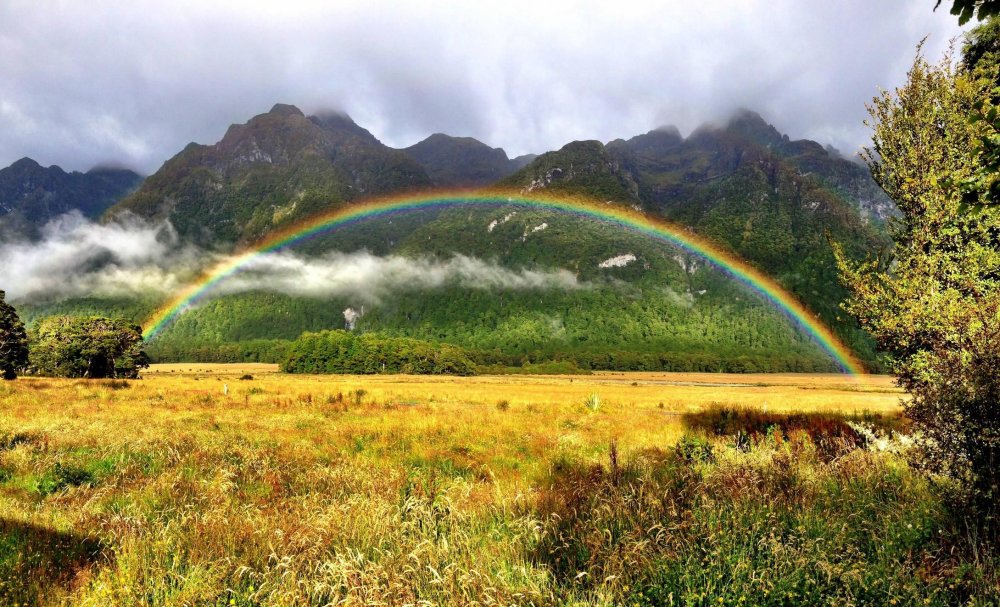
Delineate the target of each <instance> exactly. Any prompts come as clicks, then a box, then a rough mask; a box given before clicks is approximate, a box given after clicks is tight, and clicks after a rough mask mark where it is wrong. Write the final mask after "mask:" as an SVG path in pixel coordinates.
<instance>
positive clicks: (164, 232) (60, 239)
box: [0, 213, 586, 303]
mask: <svg viewBox="0 0 1000 607" xmlns="http://www.w3.org/2000/svg"><path fill="white" fill-rule="evenodd" d="M234 259H235V258H233V257H231V256H227V255H221V254H218V253H214V252H209V251H205V250H202V249H198V248H196V247H193V246H191V245H185V244H183V243H181V242H180V240H179V239H178V237H177V233H176V231H175V230H174V229H173V227H172V226H171V225H170V224H169V223H166V222H161V223H157V224H150V223H145V222H142V221H139V220H137V219H134V218H132V219H126V220H124V221H122V222H118V223H111V224H99V223H94V222H91V221H89V220H87V219H85V218H84V217H83V216H82V215H80V214H79V213H71V214H67V215H63V216H61V217H59V218H57V219H55V220H53V221H52V222H50V223H49V224H47V225H46V226H45V227H44V228H43V229H42V232H41V239H40V240H39V241H37V242H27V241H23V242H10V243H3V244H0V262H2V263H0V289H3V290H5V291H6V292H7V297H8V298H9V299H10V300H11V301H18V302H25V303H36V302H40V301H52V300H59V299H66V298H73V297H87V296H99V297H133V298H147V297H151V296H152V297H165V296H167V295H169V294H170V293H173V292H175V291H177V290H178V289H180V288H181V287H183V286H184V285H186V284H188V283H189V282H190V281H193V280H195V279H197V278H198V277H199V276H201V275H202V273H203V272H205V271H207V270H208V269H209V268H212V267H214V266H217V265H219V264H224V263H226V262H228V261H232V260H234ZM445 286H459V287H463V288H469V289H483V290H500V289H515V290H527V289H531V290H551V289H558V290H570V289H579V288H584V287H585V286H586V285H584V284H582V283H580V282H579V281H578V280H577V278H576V276H575V275H574V274H573V273H571V272H569V271H567V270H562V269H531V268H525V269H510V268H505V267H503V266H500V265H498V264H496V263H494V262H490V261H484V260H481V259H477V258H474V257H468V256H465V255H459V254H456V255H453V256H451V257H449V258H446V259H436V258H430V257H416V258H411V257H402V256H398V255H388V256H378V255H373V254H371V253H369V252H367V251H356V252H351V253H342V252H330V253H327V254H324V255H320V256H313V257H307V256H303V255H299V254H297V253H295V252H292V251H279V252H274V253H267V254H262V255H260V256H257V257H254V258H252V259H251V260H249V261H248V262H247V263H246V264H245V265H244V266H243V267H242V268H241V269H240V271H238V272H237V273H236V274H234V275H233V276H230V277H228V278H227V279H225V280H223V281H222V282H220V283H219V284H217V285H216V286H215V287H213V290H212V291H211V293H209V295H210V296H217V295H224V294H232V293H242V292H247V291H271V292H277V293H284V294H287V295H293V296H303V297H315V298H327V297H350V298H351V300H352V301H357V302H364V303H378V302H379V301H381V300H382V299H383V298H385V297H388V296H391V295H392V294H393V293H397V292H399V291H403V290H413V289H437V288H442V287H445Z"/></svg>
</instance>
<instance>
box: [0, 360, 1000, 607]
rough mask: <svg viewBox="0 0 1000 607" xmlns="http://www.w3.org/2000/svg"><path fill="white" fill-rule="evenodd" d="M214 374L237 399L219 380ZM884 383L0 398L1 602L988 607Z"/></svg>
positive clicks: (271, 379) (985, 578)
mask: <svg viewBox="0 0 1000 607" xmlns="http://www.w3.org/2000/svg"><path fill="white" fill-rule="evenodd" d="M241 377H242V378H243V379H241ZM903 397H904V395H902V394H901V393H899V391H898V390H896V389H895V388H894V387H893V386H892V383H891V381H889V380H888V379H887V378H880V377H875V378H862V379H858V380H852V379H850V378H844V377H840V376H801V375H800V376H796V375H787V376H785V375H778V376H775V375H759V376H755V375H728V376H722V375H700V374H656V373H649V374H646V373H641V374H640V373H630V374H599V375H595V376H587V377H579V376H576V377H535V376H506V377H472V378H454V377H416V376H365V377H361V376H349V377H341V376H322V377H320V376H288V375H283V374H279V373H277V372H276V370H275V367H273V366H268V365H252V366H247V365H242V366H227V365H188V364H177V365H163V366H157V367H154V368H153V369H151V370H150V372H149V373H147V374H146V377H145V378H144V379H141V380H133V381H128V382H115V381H82V380H55V379H42V378H27V379H19V380H17V381H15V382H7V383H4V384H0V530H2V531H0V604H2V605H35V604H39V605H94V606H98V605H100V606H105V605H111V606H117V605H121V606H126V605H128V606H131V605H220V606H221V605H244V606H249V605H328V604H334V605H336V604H347V605H532V604H533V605H963V604H968V605H994V604H997V596H998V594H1000V586H998V584H1000V582H998V580H1000V577H998V573H997V566H998V564H1000V560H998V558H997V557H996V556H995V554H994V553H993V551H992V550H991V549H990V547H989V546H990V544H989V543H988V542H987V541H986V539H985V538H983V537H981V536H980V535H979V531H978V530H977V529H978V527H977V526H976V525H975V524H974V523H975V521H969V520H966V519H963V518H961V517H960V516H957V515H956V514H955V513H954V512H950V511H949V510H948V509H947V508H946V506H945V502H944V501H943V499H942V497H941V496H942V491H943V490H944V489H945V488H942V487H939V486H937V485H936V484H934V483H933V482H932V480H933V479H927V478H926V477H924V476H922V475H920V474H918V473H917V472H915V471H913V470H911V469H910V468H909V467H908V466H907V464H906V463H905V458H904V456H903V452H904V451H905V450H906V449H907V448H908V440H907V433H908V428H907V424H906V422H905V420H904V419H902V418H901V417H900V416H899V412H898V409H899V401H900V399H901V398H903Z"/></svg>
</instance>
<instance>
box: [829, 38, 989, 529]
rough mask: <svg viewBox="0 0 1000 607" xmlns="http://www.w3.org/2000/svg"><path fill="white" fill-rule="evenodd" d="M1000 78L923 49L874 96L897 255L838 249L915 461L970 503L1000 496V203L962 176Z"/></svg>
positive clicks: (973, 159)
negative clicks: (884, 363) (965, 189)
mask: <svg viewBox="0 0 1000 607" xmlns="http://www.w3.org/2000/svg"><path fill="white" fill-rule="evenodd" d="M992 87H993V80H992V78H989V77H984V76H983V74H982V73H981V72H978V71H971V72H970V71H968V70H955V69H954V68H953V61H952V57H951V55H950V54H949V55H948V56H946V57H945V58H944V59H943V60H942V61H941V63H939V64H937V65H931V64H929V63H927V62H926V61H925V60H924V59H923V58H922V57H921V56H920V55H919V53H918V57H917V59H916V61H915V62H914V64H913V67H912V68H911V69H910V71H909V73H908V77H907V81H906V84H905V85H904V86H903V87H902V88H900V89H897V90H896V91H895V92H894V93H889V92H885V93H883V94H882V95H881V96H879V97H877V98H875V100H874V102H873V104H872V105H871V106H870V107H869V113H870V114H871V118H872V120H871V121H870V122H869V123H868V124H869V125H870V126H872V127H873V129H874V133H873V137H872V140H873V143H874V147H873V148H872V149H867V150H865V152H864V154H863V156H864V158H865V161H866V162H867V163H868V166H869V168H870V169H871V173H872V176H873V177H874V179H875V181H876V182H878V184H879V185H880V186H881V187H882V188H883V189H884V190H885V191H886V193H888V194H889V196H890V197H891V198H892V199H893V200H894V201H895V202H896V205H897V206H898V207H899V210H900V213H901V215H900V217H899V218H898V220H897V221H896V222H895V223H894V225H892V226H891V232H892V236H893V240H894V241H895V248H894V250H893V251H892V253H891V255H887V256H884V257H882V258H880V259H875V260H870V261H868V262H866V263H863V264H859V265H856V264H853V263H851V262H850V261H849V260H847V259H846V258H845V257H844V256H843V255H840V256H839V258H838V265H839V267H840V271H841V276H842V278H843V280H844V282H845V283H846V284H847V286H848V287H849V288H850V289H851V291H852V293H853V295H852V297H851V299H850V300H849V301H848V302H847V304H846V306H845V307H846V309H847V310H848V311H850V312H851V313H853V314H854V315H855V316H856V317H857V318H858V319H859V320H860V322H861V324H862V326H864V327H865V328H866V329H868V330H869V331H870V332H871V333H872V334H873V335H874V336H875V338H876V341H877V343H878V345H879V347H880V348H881V349H883V350H884V351H887V352H888V353H890V354H891V355H892V357H893V359H894V370H895V372H896V373H897V375H898V381H899V384H900V386H902V387H903V388H904V389H906V391H907V392H908V393H909V394H910V395H911V398H910V400H908V401H906V402H905V403H904V407H905V411H906V414H907V416H908V417H910V418H911V419H912V420H913V423H914V425H915V428H916V430H917V431H918V432H917V437H918V438H917V440H918V447H919V448H918V450H917V452H916V454H915V462H916V463H917V464H918V465H920V466H922V467H924V468H926V469H928V470H930V471H932V472H936V473H940V474H943V475H946V476H948V477H951V478H952V479H955V480H957V481H958V485H957V486H958V487H960V488H961V490H962V493H961V495H962V496H963V497H966V498H969V499H970V503H973V504H976V505H979V506H989V508H987V510H992V509H994V508H995V506H994V505H993V502H994V501H995V499H996V498H997V497H1000V491H998V482H1000V372H998V371H1000V209H998V208H997V207H996V206H993V205H985V206H982V207H980V208H978V209H976V210H975V211H969V210H968V209H967V208H966V205H965V202H963V195H962V193H961V192H960V191H958V190H957V189H955V188H953V187H950V186H949V184H950V183H954V182H960V181H961V180H964V179H968V178H969V177H970V176H972V175H973V174H974V173H975V172H976V171H977V170H978V168H979V166H980V165H979V153H978V152H977V151H976V145H975V144H976V142H977V141H979V140H981V138H982V137H983V136H984V134H985V133H987V132H988V129H989V127H988V125H985V124H983V122H982V121H970V120H969V119H968V116H969V115H970V112H971V111H972V109H973V108H974V107H977V106H978V107H980V108H982V109H983V110H984V111H986V112H987V113H989V112H993V111H994V109H993V108H994V106H993V100H992V95H991V91H992Z"/></svg>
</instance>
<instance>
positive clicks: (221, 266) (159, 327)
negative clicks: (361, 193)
mask: <svg viewBox="0 0 1000 607" xmlns="http://www.w3.org/2000/svg"><path fill="white" fill-rule="evenodd" d="M460 206H479V207H481V206H488V207H526V208H534V209H541V210H548V211H557V212H560V213H566V214H569V215H574V216H577V217H583V218H587V219H594V220H598V221H603V222H605V223H610V224H612V225H618V226H620V227H622V228H625V229H627V230H630V231H633V232H637V233H640V234H644V235H647V236H649V237H651V238H654V239H657V240H660V241H663V242H667V243H669V244H671V245H674V246H676V247H678V248H680V249H682V250H684V251H687V252H689V253H693V254H695V255H697V256H699V257H702V258H703V259H705V260H706V261H708V262H710V263H711V264H712V265H713V266H715V267H717V268H719V269H720V270H722V271H724V272H725V273H727V274H728V275H730V276H731V277H733V278H735V279H736V280H738V281H740V282H742V283H744V284H745V285H747V286H749V287H750V288H751V289H752V290H753V291H755V292H757V293H758V294H759V295H760V296H761V297H763V298H764V299H765V300H766V301H767V302H768V303H769V304H771V305H772V306H774V307H775V308H777V309H778V310H780V311H781V312H783V313H784V314H785V315H786V316H787V317H788V318H790V319H791V320H792V321H793V322H794V323H795V324H796V325H797V326H799V327H800V328H801V329H802V330H804V331H805V332H806V333H807V334H808V335H809V336H810V337H811V338H812V339H813V340H815V341H816V343H818V344H819V345H820V347H822V348H823V349H824V350H825V351H826V352H827V353H828V354H829V355H830V356H831V357H832V358H833V359H834V360H835V361H836V363H837V365H838V366H839V367H840V368H841V369H842V370H843V371H844V372H845V373H849V374H852V375H857V374H861V373H864V367H863V366H862V364H861V363H860V362H859V361H858V359H857V357H856V356H855V355H854V354H853V352H851V350H850V349H849V348H848V347H847V346H845V345H844V343H843V342H842V341H841V340H840V339H839V338H838V337H837V336H836V335H834V333H833V332H832V331H831V330H830V329H829V328H828V327H826V326H825V325H824V324H823V323H822V322H821V321H820V320H819V319H818V318H817V317H816V316H815V315H814V314H813V313H812V312H810V311H809V310H808V309H806V308H805V306H803V305H802V303H800V302H799V301H798V300H797V299H796V298H795V297H794V296H792V295H791V294H790V293H788V292H787V291H785V290H784V289H783V288H782V287H781V286H780V285H778V283H776V282H775V281H774V280H773V279H771V278H769V277H768V276H766V275H765V274H763V273H762V272H760V271H759V270H757V269H755V268H754V267H752V266H750V265H749V264H747V263H746V262H745V261H743V260H741V259H740V258H738V257H737V256H736V255H734V254H733V253H731V252H728V251H725V250H724V249H722V248H720V247H719V246H718V245H715V244H713V243H711V242H709V241H707V240H705V239H703V238H700V237H698V236H697V235H695V234H693V233H692V232H691V231H689V230H688V229H686V228H683V227H681V226H676V225H673V224H671V223H669V222H667V221H664V220H662V219H659V218H652V217H649V216H647V215H644V214H642V213H640V212H637V211H633V210H631V209H629V208H626V207H623V206H620V205H613V204H610V203H608V204H600V203H595V202H593V201H590V200H586V199H582V198H579V197H573V196H567V195H553V194H549V193H534V192H532V193H529V194H503V193H483V192H481V191H480V192H466V191H451V192H437V193H426V192H424V193H419V194H409V195H401V196H396V197H387V198H379V199H372V200H368V201H364V202H360V203H356V204H351V205H350V206H349V207H346V208H339V209H335V210H333V211H330V212H328V213H323V214H319V215H316V216H313V217H310V218H308V219H306V220H304V221H302V222H300V223H297V224H295V225H292V226H289V227H287V228H284V229H282V230H279V231H277V232H275V233H273V234H272V235H270V236H268V237H267V238H266V239H265V240H263V241H262V242H259V243H257V244H256V245H254V246H252V247H250V248H248V249H247V250H245V251H243V252H242V253H239V254H237V255H235V256H232V257H230V258H227V259H226V260H225V261H222V262H220V263H218V264H217V265H215V266H213V267H211V268H209V269H208V270H207V271H205V272H204V273H203V274H202V275H201V276H200V277H199V278H198V279H197V280H195V281H193V282H191V283H190V284H188V285H187V286H186V287H184V288H183V289H181V290H180V291H178V292H177V293H176V294H175V295H174V296H173V297H172V298H171V299H170V300H169V301H167V302H166V303H165V304H164V305H163V306H162V307H160V308H159V309H158V310H156V312H154V313H153V315H152V316H151V317H150V318H149V320H147V321H146V323H145V324H144V327H145V328H144V330H143V336H144V337H145V338H146V339H147V340H148V339H153V338H155V337H156V336H157V335H158V334H159V333H160V332H161V331H163V329H164V328H165V327H166V326H167V325H169V324H170V322H171V321H173V319H174V318H176V317H177V316H178V315H179V314H181V313H182V312H183V311H184V310H186V309H188V308H190V307H191V306H193V305H195V304H197V303H198V302H199V301H200V300H201V299H202V298H204V297H205V296H206V295H207V294H208V293H209V292H210V291H211V290H212V288H213V287H214V286H215V285H217V284H218V283H220V282H222V281H224V280H226V278H228V277H229V276H232V275H233V274H235V273H237V272H239V271H240V270H241V269H242V268H244V267H245V266H247V265H248V264H249V263H250V262H251V261H253V260H254V259H256V258H258V257H260V256H262V255H266V254H268V253H270V252H273V251H276V250H279V249H282V248H285V247H288V246H292V245H295V244H297V243H300V242H302V241H304V240H307V239H309V238H312V237H314V236H317V235H320V234H323V233H326V232H329V231H331V230H334V229H337V228H341V227H344V226H348V225H351V224H354V223H358V222H361V221H365V220H369V219H373V218H377V217H385V216H391V215H397V214H404V213H412V212H416V211H422V210H433V209H446V208H454V207H460Z"/></svg>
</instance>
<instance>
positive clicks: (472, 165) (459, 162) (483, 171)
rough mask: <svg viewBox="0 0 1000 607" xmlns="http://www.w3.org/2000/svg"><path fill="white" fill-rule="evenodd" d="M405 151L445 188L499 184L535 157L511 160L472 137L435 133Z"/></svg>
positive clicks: (432, 178) (503, 153)
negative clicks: (498, 182)
mask: <svg viewBox="0 0 1000 607" xmlns="http://www.w3.org/2000/svg"><path fill="white" fill-rule="evenodd" d="M403 151H404V152H406V154H407V155H408V156H409V157H410V158H413V159H414V160H415V161H416V162H417V163H419V164H420V166H422V167H424V170H426V171H427V174H428V175H429V176H430V178H431V181H432V182H433V183H434V185H435V186H438V187H444V188H454V187H476V186H485V185H490V184H493V183H496V182H497V181H499V180H500V179H503V178H504V177H506V176H507V175H510V174H511V173H513V172H514V171H516V170H518V169H519V168H521V167H522V166H524V165H525V164H527V163H528V162H530V161H531V159H532V158H533V157H527V158H526V157H523V156H522V157H520V158H519V159H514V160H511V159H509V158H507V153H506V152H504V151H503V150H502V149H500V148H491V147H490V146H488V145H486V144H485V143H482V142H481V141H478V140H476V139H473V138H472V137H451V136H449V135H445V134H443V133H435V134H433V135H431V136H430V137H428V138H427V139H424V140H423V141H421V142H419V143H416V144H414V145H412V146H410V147H408V148H403Z"/></svg>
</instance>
